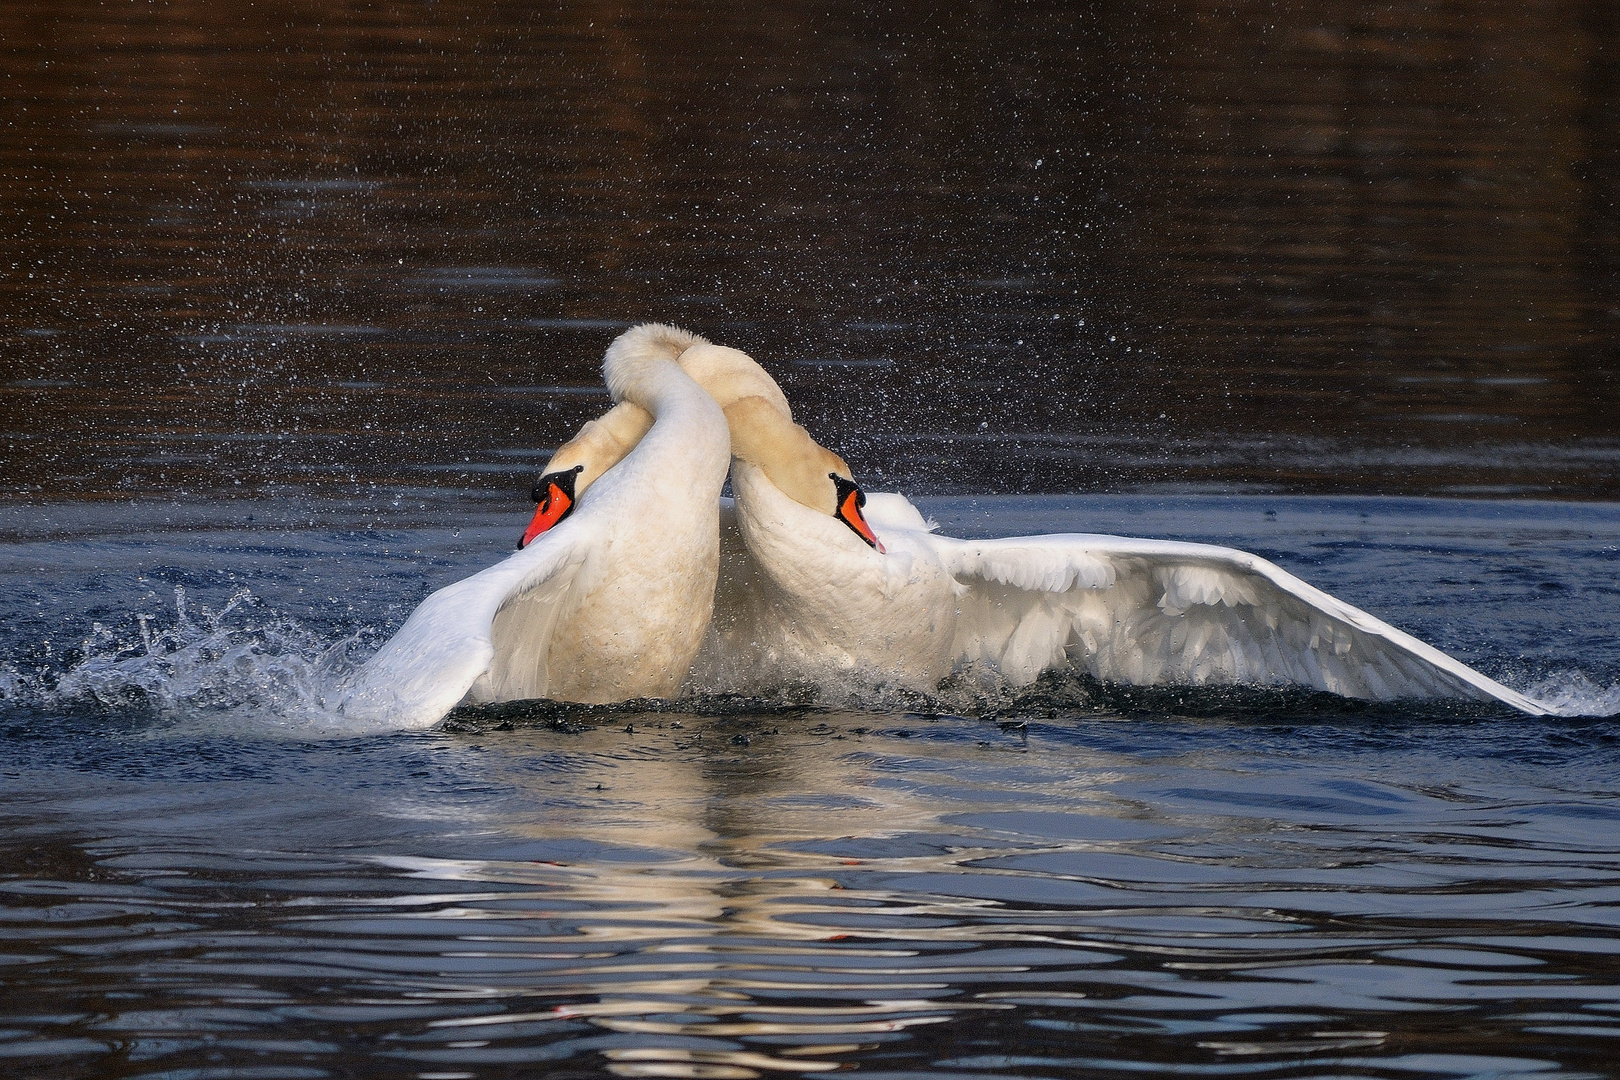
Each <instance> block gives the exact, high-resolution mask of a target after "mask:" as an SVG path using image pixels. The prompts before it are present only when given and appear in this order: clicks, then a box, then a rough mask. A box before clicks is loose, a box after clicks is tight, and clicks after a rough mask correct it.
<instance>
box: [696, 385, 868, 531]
mask: <svg viewBox="0 0 1620 1080" xmlns="http://www.w3.org/2000/svg"><path fill="white" fill-rule="evenodd" d="M773 385H774V384H773ZM778 393H780V391H778ZM725 414H726V423H727V424H729V425H730V427H731V454H732V457H734V458H739V459H741V460H743V461H746V462H748V463H749V464H751V465H755V466H758V468H759V469H760V471H761V472H763V473H764V474H765V477H766V479H768V480H769V481H770V482H771V483H772V484H773V485H775V486H776V488H777V490H779V491H780V492H782V494H784V495H786V496H787V497H788V498H790V499H792V500H793V501H794V502H796V503H799V504H800V505H801V506H807V507H809V508H810V509H812V510H819V511H821V512H822V513H824V514H826V515H828V516H829V517H834V518H837V519H838V520H839V521H842V522H843V523H844V524H845V525H847V526H849V529H850V531H851V532H853V533H854V534H855V535H856V536H858V537H860V538H861V541H862V542H863V543H865V544H866V545H867V546H868V547H871V548H872V549H874V550H875V551H877V552H879V553H880V554H881V553H882V552H883V542H882V541H881V540H879V539H878V538H877V534H876V533H874V532H873V531H872V527H871V526H870V525H868V524H867V522H866V515H865V514H864V513H863V512H862V507H864V506H865V505H866V493H865V492H864V491H862V490H861V488H860V485H858V484H857V483H855V478H854V476H853V475H852V474H851V473H850V470H849V465H848V464H846V463H845V461H844V459H843V458H841V457H839V456H838V455H837V454H835V453H833V452H832V451H831V450H828V449H827V448H826V447H824V446H822V445H821V444H820V443H818V442H816V440H814V439H812V438H811V437H810V433H809V432H807V431H805V430H804V428H802V427H800V426H799V425H798V424H795V423H794V422H793V421H792V420H790V419H788V418H787V417H785V416H783V415H782V411H781V410H780V409H779V408H778V407H777V406H776V404H775V403H774V402H772V401H770V400H769V399H767V398H765V397H761V396H749V397H742V398H738V399H737V400H735V401H733V402H731V404H729V405H726V406H725Z"/></svg>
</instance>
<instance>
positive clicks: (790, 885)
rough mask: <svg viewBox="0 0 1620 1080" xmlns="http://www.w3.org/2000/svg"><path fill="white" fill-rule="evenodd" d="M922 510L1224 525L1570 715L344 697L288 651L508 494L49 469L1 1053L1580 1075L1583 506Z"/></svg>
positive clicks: (411, 578)
mask: <svg viewBox="0 0 1620 1080" xmlns="http://www.w3.org/2000/svg"><path fill="white" fill-rule="evenodd" d="M925 509H926V510H928V511H929V512H930V513H932V514H934V515H935V516H936V517H938V518H939V519H940V520H941V521H942V523H944V524H945V525H946V527H947V528H948V529H950V530H951V531H953V532H956V533H959V534H963V535H975V534H984V533H987V532H1009V531H1010V532H1050V531H1057V530H1062V529H1075V528H1090V529H1104V530H1111V531H1116V532H1128V533H1136V534H1144V535H1155V536H1176V537H1182V538H1187V539H1195V540H1215V541H1222V542H1227V543H1237V544H1241V545H1243V546H1245V547H1248V548H1250V549H1253V550H1256V551H1259V552H1262V553H1264V554H1266V555H1267V556H1269V557H1271V558H1273V559H1276V560H1278V561H1279V562H1281V563H1282V564H1283V565H1285V566H1286V567H1288V568H1289V569H1291V570H1293V571H1294V572H1296V573H1299V574H1303V575H1305V576H1306V577H1308V578H1309V579H1311V580H1312V581H1314V582H1316V583H1317V584H1319V585H1322V586H1324V587H1326V588H1328V589H1330V590H1332V591H1333V592H1335V593H1337V594H1339V595H1341V596H1344V597H1346V598H1347V599H1350V600H1353V601H1355V602H1357V603H1360V604H1363V605H1365V606H1366V607H1368V608H1370V609H1371V610H1373V611H1375V612H1377V613H1378V614H1380V615H1382V616H1385V617H1387V618H1389V619H1390V620H1392V621H1393V622H1395V623H1396V624H1397V625H1400V626H1402V627H1404V628H1407V629H1410V630H1413V631H1415V632H1417V633H1419V634H1421V635H1422V636H1424V637H1425V638H1427V639H1428V640H1430V641H1433V642H1435V643H1436V644H1438V645H1440V646H1441V647H1444V648H1446V649H1448V650H1450V651H1452V652H1453V653H1455V654H1456V655H1458V656H1461V657H1463V658H1464V659H1467V660H1468V661H1470V662H1472V663H1474V664H1477V665H1479V666H1480V667H1481V668H1482V669H1483V670H1485V671H1487V672H1489V673H1490V674H1492V675H1494V676H1496V677H1498V678H1501V679H1504V680H1506V681H1507V682H1509V683H1510V684H1512V685H1514V686H1515V687H1517V688H1519V689H1523V690H1526V691H1528V692H1530V693H1532V694H1534V695H1536V696H1538V697H1540V698H1541V699H1542V700H1544V701H1546V702H1548V703H1549V704H1550V705H1552V706H1554V707H1555V708H1557V709H1558V710H1559V712H1560V713H1561V714H1563V715H1559V716H1554V717H1551V718H1544V719H1531V718H1527V717H1522V716H1518V715H1517V714H1511V713H1502V712H1498V711H1494V710H1493V709H1490V708H1485V707H1477V706H1466V707H1465V706H1457V705H1446V704H1444V703H1441V704H1434V705H1411V704H1403V705H1368V704H1364V703H1363V704H1358V703H1352V702H1346V701H1343V700H1341V699H1337V698H1333V697H1330V696H1325V695H1297V694H1285V693H1276V692H1259V691H1204V692H1195V691H1188V690H1161V691H1153V690H1136V691H1125V690H1120V689H1110V688H1106V687H1100V686H1098V685H1096V684H1094V683H1090V682H1088V681H1086V680H1084V679H1078V678H1068V679H1055V678H1054V679H1048V680H1047V681H1046V682H1044V683H1043V684H1041V685H1038V686H1037V687H1036V688H1034V689H1033V690H1032V691H1029V692H1026V693H1024V694H1022V695H1020V696H1019V697H1017V698H1013V697H1010V696H1009V697H1006V698H1004V699H1001V700H992V701H983V702H980V704H979V706H978V707H977V708H972V709H964V708H960V707H958V706H953V705H951V704H950V703H949V702H946V701H944V700H943V697H942V700H941V701H936V702H927V701H922V700H919V699H917V698H915V697H914V696H911V697H906V698H894V699H885V698H884V697H883V695H881V694H875V695H868V696H867V697H866V698H865V699H864V700H863V701H859V702H857V703H856V704H855V705H854V706H851V705H850V704H849V703H848V702H847V700H846V699H847V694H844V693H842V692H841V691H840V688H838V687H827V688H823V690H822V691H821V692H820V693H807V692H805V691H803V690H790V691H787V692H785V693H784V694H783V695H782V696H781V697H780V698H775V699H768V700H752V701H739V700H732V699H725V698H720V699H714V698H710V699H702V700H691V701H684V702H677V703H673V704H670V705H666V706H662V707H658V708H651V707H648V706H645V705H643V706H636V705H630V706H624V707H617V708H588V707H566V706H559V705H549V704H529V705H515V706H502V707H492V708H488V709H485V710H482V711H476V712H466V713H462V714H458V715H456V716H454V717H452V719H451V720H450V721H449V722H448V723H447V724H445V725H444V726H443V727H442V728H440V729H438V730H434V731H431V732H427V733H415V734H370V735H357V734H355V733H353V732H348V731H345V730H344V728H343V727H342V723H341V721H337V720H335V719H334V718H332V717H330V716H327V715H326V714H324V713H322V712H321V711H320V709H319V697H320V692H321V688H322V687H323V686H324V685H326V684H327V683H328V682H329V680H330V678H331V677H332V674H333V673H334V672H336V671H340V670H342V669H343V667H344V666H345V665H346V664H347V663H349V662H350V660H349V659H348V658H349V657H350V656H353V657H356V658H357V657H359V656H363V655H365V654H366V652H367V651H368V650H369V648H370V647H371V646H372V645H373V644H375V643H376V642H377V641H380V640H381V638H382V637H383V636H384V635H386V634H387V633H388V632H390V631H391V630H392V629H393V628H395V627H397V626H398V624H399V623H400V621H402V620H403V618H404V616H405V614H406V613H408V611H409V610H410V608H411V606H412V605H414V603H415V602H416V601H417V600H418V599H420V598H421V596H422V595H423V594H424V593H425V592H426V591H427V590H428V589H429V588H431V587H433V586H436V585H438V584H442V583H443V582H446V581H450V580H454V579H455V578H458V577H460V576H462V575H464V574H466V573H467V572H469V571H470V570H472V569H474V568H476V567H479V566H482V565H485V564H486V563H488V562H489V561H491V560H492V559H495V558H499V557H500V556H501V555H503V554H504V553H505V551H506V550H507V548H508V547H509V545H510V542H511V535H512V533H513V530H514V529H516V528H518V527H520V526H521V524H522V521H523V520H524V517H525V515H524V514H522V513H518V514H516V515H513V514H511V513H510V512H508V513H505V514H497V513H488V512H472V511H467V510H465V509H464V511H463V513H462V514H461V515H460V517H459V521H460V524H459V525H456V526H448V525H437V526H421V527H409V528H407V527H387V526H384V527H368V526H367V525H366V524H365V523H364V522H362V521H359V520H356V519H352V518H351V520H350V522H349V523H348V524H346V525H333V524H326V525H317V526H315V527H313V528H312V527H309V526H307V525H295V524H288V523H265V522H256V523H254V524H253V525H251V526H246V525H238V526H236V527H224V526H221V525H219V524H217V523H216V524H213V525H208V524H206V523H205V522H202V521H200V520H192V521H190V522H187V523H185V527H183V528H173V527H170V528H161V527H160V528H156V529H154V528H153V527H152V526H151V525H150V524H149V523H144V522H139V521H137V522H135V523H133V524H132V525H131V526H130V527H129V528H128V529H127V530H126V529H124V528H111V527H109V524H108V522H107V520H106V517H105V514H106V511H105V508H97V507H81V508H79V510H78V511H77V512H68V511H66V510H63V511H58V512H56V514H55V516H53V517H48V516H46V515H44V514H38V515H35V516H34V517H33V518H32V521H33V523H34V525H35V527H36V531H35V532H34V533H33V535H32V536H18V537H16V538H15V539H12V540H10V541H8V542H6V543H5V544H3V545H0V635H3V638H0V655H3V656H7V657H11V658H12V659H10V660H8V661H6V662H4V663H3V664H0V983H3V985H4V989H5V994H4V996H3V1000H4V1005H3V1006H0V1062H3V1063H4V1066H3V1067H4V1068H5V1069H7V1070H9V1072H8V1075H19V1076H30V1077H47V1078H55V1077H83V1076H94V1077H107V1078H114V1077H116V1078H123V1077H153V1078H157V1077H163V1078H175V1077H186V1078H197V1077H208V1078H213V1077H219V1078H224V1077H253V1078H263V1080H281V1078H304V1077H310V1078H314V1077H371V1076H401V1077H416V1078H427V1080H434V1078H438V1080H447V1078H457V1077H459V1078H471V1077H477V1078H508V1077H511V1078H517V1077H540V1076H567V1075H580V1076H584V1075H603V1074H612V1075H618V1076H661V1077H753V1076H789V1075H796V1074H801V1073H802V1074H805V1075H820V1074H822V1073H824V1072H828V1071H832V1070H836V1069H848V1068H852V1067H853V1068H858V1069H859V1070H860V1071H861V1073H862V1074H863V1075H868V1074H870V1075H877V1076H890V1077H898V1076H923V1075H927V1076H934V1077H974V1076H991V1075H994V1076H1004V1077H1030V1078H1040V1077H1059V1076H1062V1077H1067V1076H1096V1077H1127V1076H1139V1075H1144V1074H1152V1075H1166V1076H1187V1075H1199V1076H1202V1075H1212V1076H1257V1077H1306V1076H1365V1077H1392V1078H1402V1080H1404V1078H1449V1077H1518V1076H1526V1077H1528V1076H1537V1077H1540V1076H1555V1075H1556V1076H1561V1077H1563V1076H1568V1077H1574V1076H1608V1075H1615V1068H1614V1062H1615V1060H1616V1059H1617V1056H1620V1055H1617V1050H1620V961H1617V956H1620V920H1617V911H1620V907H1617V904H1616V900H1617V898H1620V720H1617V718H1616V715H1615V714H1617V713H1620V603H1617V602H1616V600H1617V593H1620V589H1617V587H1616V584H1615V580H1616V579H1615V573H1614V569H1615V565H1616V560H1617V559H1620V507H1617V506H1616V505H1615V504H1601V503H1589V504H1580V505H1572V504H1542V503H1533V502H1519V503H1513V502H1457V501H1441V500H1416V499H1408V500H1388V499H1360V498H1350V499H1326V498H1321V497H1247V498H1232V497H1219V496H1202V497H1189V496H1176V497H1146V496H1135V497H1101V496H1079V497H1067V498H1053V497H1046V498H1023V499H1007V498H1001V499H965V498H958V499H940V500H933V501H930V502H927V503H925ZM193 510H194V512H196V513H198V514H201V513H202V509H201V508H193ZM226 511H228V508H224V509H221V508H217V507H216V513H222V512H226ZM304 512H305V513H307V514H310V515H322V514H324V515H327V516H328V517H329V518H336V517H338V516H340V515H342V514H344V513H352V509H348V508H345V507H342V506H327V507H313V508H304ZM429 512H430V513H435V514H438V515H441V516H448V514H449V511H448V510H446V509H445V508H442V507H440V508H429ZM14 535H15V533H14ZM942 710H943V711H942Z"/></svg>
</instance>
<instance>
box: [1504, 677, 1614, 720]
mask: <svg viewBox="0 0 1620 1080" xmlns="http://www.w3.org/2000/svg"><path fill="white" fill-rule="evenodd" d="M1525 693H1526V694H1528V695H1530V697H1532V698H1534V699H1535V700H1536V701H1538V702H1539V703H1541V704H1542V705H1544V706H1546V707H1547V708H1548V709H1550V710H1552V712H1553V714H1554V715H1555V716H1620V683H1613V684H1611V685H1609V686H1608V687H1603V686H1599V685H1598V684H1597V683H1596V682H1593V681H1592V679H1591V677H1590V676H1588V675H1586V674H1585V673H1584V672H1580V671H1555V672H1553V673H1551V674H1549V675H1547V676H1546V677H1545V678H1543V679H1541V680H1539V681H1537V682H1536V683H1534V684H1533V685H1531V687H1530V688H1529V689H1528V690H1526V691H1525Z"/></svg>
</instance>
